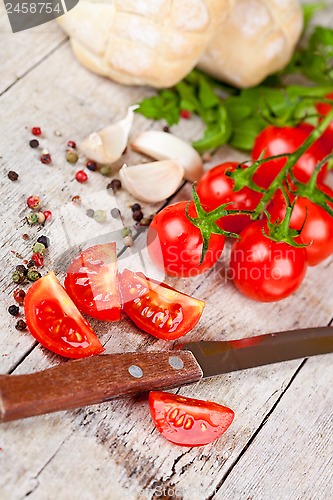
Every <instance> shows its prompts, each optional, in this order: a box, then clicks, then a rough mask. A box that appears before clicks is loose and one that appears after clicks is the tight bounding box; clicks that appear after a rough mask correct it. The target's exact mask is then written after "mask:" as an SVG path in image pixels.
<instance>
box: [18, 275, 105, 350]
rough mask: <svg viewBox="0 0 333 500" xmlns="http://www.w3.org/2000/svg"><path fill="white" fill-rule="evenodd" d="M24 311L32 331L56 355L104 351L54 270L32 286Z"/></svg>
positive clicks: (26, 298) (25, 301) (25, 300)
mask: <svg viewBox="0 0 333 500" xmlns="http://www.w3.org/2000/svg"><path fill="white" fill-rule="evenodd" d="M24 313H25V318H26V322H27V325H28V328H29V330H30V333H31V334H32V335H33V336H34V337H35V339H36V340H38V342H40V343H41V344H42V345H43V346H44V347H46V348H47V349H49V350H50V351H52V352H54V353H56V354H60V355H61V356H65V357H66V358H83V357H86V356H92V355H94V354H99V353H101V352H103V351H104V347H103V346H102V344H101V343H100V341H99V340H98V338H97V337H96V334H95V332H94V331H93V330H92V328H91V327H90V326H89V324H88V323H87V321H86V320H85V319H84V318H83V316H82V315H81V313H80V312H79V310H78V309H77V308H76V306H75V304H74V303H73V302H72V300H71V299H70V297H69V296H68V295H67V293H66V291H65V290H64V288H63V287H62V286H61V285H60V283H59V281H58V280H57V278H56V276H55V274H54V273H53V272H51V273H49V274H47V275H46V276H44V277H43V278H40V279H39V280H38V281H36V282H35V283H33V285H31V287H30V288H29V290H28V292H27V294H26V296H25V299H24Z"/></svg>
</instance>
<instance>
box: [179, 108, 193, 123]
mask: <svg viewBox="0 0 333 500" xmlns="http://www.w3.org/2000/svg"><path fill="white" fill-rule="evenodd" d="M180 116H181V117H182V118H185V120H188V119H189V118H191V111H189V110H188V109H182V110H181V111H180Z"/></svg>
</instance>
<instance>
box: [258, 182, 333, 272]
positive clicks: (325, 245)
mask: <svg viewBox="0 0 333 500" xmlns="http://www.w3.org/2000/svg"><path fill="white" fill-rule="evenodd" d="M321 189H322V190H323V191H324V192H326V194H328V195H329V196H331V197H333V191H332V190H331V189H330V188H329V187H327V186H325V187H324V186H322V187H321ZM291 198H292V197H291ZM286 207H287V203H286V200H285V198H284V196H283V194H282V192H281V191H280V190H278V191H277V192H276V193H275V195H274V197H273V199H272V201H271V203H270V204H269V205H268V207H267V211H268V213H269V214H270V216H271V222H275V221H276V220H277V219H279V220H282V219H283V218H284V216H285V213H286ZM304 221H305V222H304ZM303 224H304V226H303ZM302 226H303V229H302V233H301V239H302V241H303V242H304V244H306V245H308V246H306V247H305V250H306V253H307V255H308V263H309V265H310V266H315V265H316V264H319V263H320V262H321V261H323V260H324V259H326V258H327V257H329V256H330V255H331V254H332V253H333V217H332V216H331V215H329V214H328V213H327V212H326V211H325V210H324V209H323V208H321V207H319V206H318V205H316V204H315V203H313V202H312V201H310V200H308V199H307V198H302V197H299V198H297V201H296V204H295V206H294V209H293V212H292V215H291V220H290V227H291V228H292V229H297V230H300V229H301V228H302ZM311 242H312V243H311Z"/></svg>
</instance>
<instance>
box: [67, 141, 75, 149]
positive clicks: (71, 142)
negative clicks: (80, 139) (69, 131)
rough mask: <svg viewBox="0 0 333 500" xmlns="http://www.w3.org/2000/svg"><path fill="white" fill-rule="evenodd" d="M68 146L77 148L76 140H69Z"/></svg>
mask: <svg viewBox="0 0 333 500" xmlns="http://www.w3.org/2000/svg"><path fill="white" fill-rule="evenodd" d="M67 146H68V147H69V148H72V149H76V142H74V141H68V142H67Z"/></svg>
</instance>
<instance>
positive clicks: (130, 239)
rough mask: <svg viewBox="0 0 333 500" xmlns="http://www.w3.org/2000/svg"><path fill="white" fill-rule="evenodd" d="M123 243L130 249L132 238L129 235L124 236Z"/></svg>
mask: <svg viewBox="0 0 333 500" xmlns="http://www.w3.org/2000/svg"><path fill="white" fill-rule="evenodd" d="M123 242H124V245H125V246H126V247H131V246H132V245H133V238H132V236H131V235H128V236H125V238H123Z"/></svg>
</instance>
